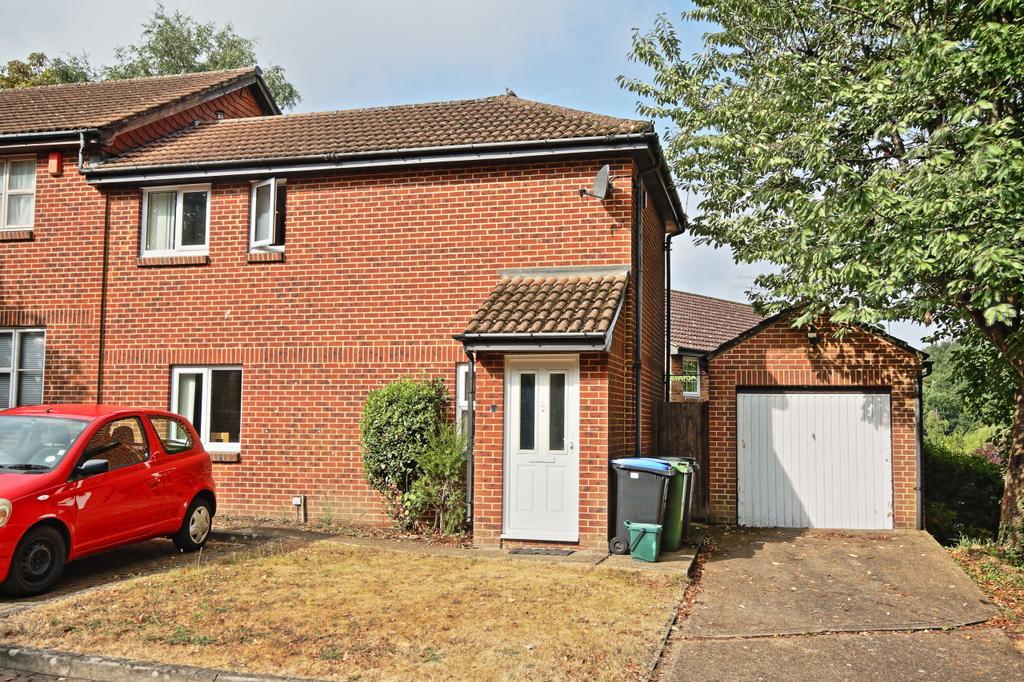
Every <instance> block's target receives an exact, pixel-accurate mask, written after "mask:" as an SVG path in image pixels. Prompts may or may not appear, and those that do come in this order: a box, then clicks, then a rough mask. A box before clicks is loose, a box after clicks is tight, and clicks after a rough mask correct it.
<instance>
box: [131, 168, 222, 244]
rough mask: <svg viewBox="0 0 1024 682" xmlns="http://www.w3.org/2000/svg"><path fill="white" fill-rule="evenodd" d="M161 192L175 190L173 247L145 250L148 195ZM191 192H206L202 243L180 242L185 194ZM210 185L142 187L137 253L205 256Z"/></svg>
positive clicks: (211, 194) (208, 223)
mask: <svg viewBox="0 0 1024 682" xmlns="http://www.w3.org/2000/svg"><path fill="white" fill-rule="evenodd" d="M161 192H176V193H177V196H176V197H175V200H174V226H173V230H174V247H173V248H172V249H170V250H168V249H154V250H152V251H147V250H146V242H147V241H148V240H147V236H148V234H149V224H148V223H149V195H150V194H153V193H157V194H159V193H161ZM191 192H205V193H206V230H205V235H206V241H205V243H203V244H195V245H188V246H186V245H184V244H182V243H181V231H182V230H181V219H182V214H183V212H184V209H185V200H184V199H185V194H188V193H191ZM212 199H213V192H212V185H211V184H209V183H206V184H196V185H162V186H160V187H144V188H143V189H142V235H141V236H142V239H141V240H140V242H139V254H140V255H141V256H142V257H143V258H161V257H166V256H206V255H209V253H210V205H211V204H212V203H213V201H212Z"/></svg>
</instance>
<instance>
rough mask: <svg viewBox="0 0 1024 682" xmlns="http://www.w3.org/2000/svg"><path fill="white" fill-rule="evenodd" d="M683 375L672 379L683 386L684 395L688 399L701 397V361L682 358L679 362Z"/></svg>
mask: <svg viewBox="0 0 1024 682" xmlns="http://www.w3.org/2000/svg"><path fill="white" fill-rule="evenodd" d="M679 364H680V367H681V372H682V373H681V374H677V375H675V376H673V377H672V380H673V381H676V382H679V383H680V384H682V388H683V395H684V396H686V397H687V398H699V397H700V361H699V360H698V359H697V358H682V359H681V360H680V362H679Z"/></svg>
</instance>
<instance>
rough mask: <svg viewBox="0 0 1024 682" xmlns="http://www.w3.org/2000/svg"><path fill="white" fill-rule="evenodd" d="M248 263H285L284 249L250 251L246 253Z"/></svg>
mask: <svg viewBox="0 0 1024 682" xmlns="http://www.w3.org/2000/svg"><path fill="white" fill-rule="evenodd" d="M245 262H247V263H283V262H284V251H250V252H249V253H247V254H246V255H245Z"/></svg>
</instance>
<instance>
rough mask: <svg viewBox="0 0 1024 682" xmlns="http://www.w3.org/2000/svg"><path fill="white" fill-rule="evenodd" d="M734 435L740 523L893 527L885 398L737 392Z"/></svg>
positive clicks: (865, 394) (856, 393)
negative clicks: (735, 439)
mask: <svg viewBox="0 0 1024 682" xmlns="http://www.w3.org/2000/svg"><path fill="white" fill-rule="evenodd" d="M736 437H737V443H736V445H737V452H736V458H737V461H736V468H737V472H736V473H737V503H738V505H737V506H738V521H739V523H740V525H743V526H766V527H783V528H860V529H881V528H892V527H893V498H892V412H891V405H890V397H889V395H888V393H883V392H860V391H799V390H792V391H785V390H778V389H771V390H770V391H740V392H738V394H737V399H736Z"/></svg>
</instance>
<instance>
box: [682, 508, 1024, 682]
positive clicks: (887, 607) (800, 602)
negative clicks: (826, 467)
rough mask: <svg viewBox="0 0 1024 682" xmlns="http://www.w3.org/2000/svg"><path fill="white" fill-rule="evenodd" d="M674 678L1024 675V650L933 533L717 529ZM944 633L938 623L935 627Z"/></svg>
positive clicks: (1005, 677) (685, 626)
mask: <svg viewBox="0 0 1024 682" xmlns="http://www.w3.org/2000/svg"><path fill="white" fill-rule="evenodd" d="M712 542H714V543H715V548H716V549H715V552H714V553H713V554H712V556H711V557H710V559H709V560H708V562H707V563H706V564H705V565H704V573H703V577H702V580H701V592H700V594H699V595H698V597H697V601H696V603H695V604H694V606H693V608H692V610H691V612H690V615H689V617H688V618H687V619H686V620H685V621H684V622H683V623H682V624H681V626H680V627H679V630H678V631H677V633H676V634H675V636H674V637H673V638H672V641H671V643H670V645H669V649H668V651H667V652H666V658H665V664H664V665H665V668H664V674H663V678H664V679H665V680H673V681H675V680H860V679H911V678H913V679H920V680H950V679H956V680H960V679H963V680H970V679H985V680H992V681H996V680H1024V656H1022V655H1021V652H1020V651H1018V650H1017V649H1015V647H1014V644H1013V642H1011V641H1010V639H1009V638H1008V637H1007V636H1006V634H1005V633H1004V632H1003V631H1002V630H1000V629H998V628H995V627H986V626H976V627H966V628H965V627H962V626H964V625H967V624H971V623H981V622H983V621H986V620H988V619H990V618H992V617H994V616H996V615H998V611H997V609H996V608H995V607H994V606H992V605H991V604H989V603H988V601H987V600H986V599H985V597H984V595H983V594H982V592H981V591H980V590H979V589H978V588H977V586H976V585H975V584H974V583H973V582H971V581H970V579H969V578H967V576H966V575H965V574H964V573H963V571H961V570H960V569H959V567H958V566H957V565H956V564H955V563H954V562H953V560H952V559H951V558H950V557H949V555H948V554H947V553H946V551H945V550H943V549H942V548H941V547H940V546H939V545H938V544H936V543H935V542H934V541H933V540H932V539H931V537H929V536H927V535H925V534H923V533H917V532H893V533H859V532H850V533H844V532H817V531H792V530H779V529H762V530H753V529H744V530H737V529H722V528H719V529H715V531H714V532H713V535H712ZM936 630H938V631H936Z"/></svg>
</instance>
